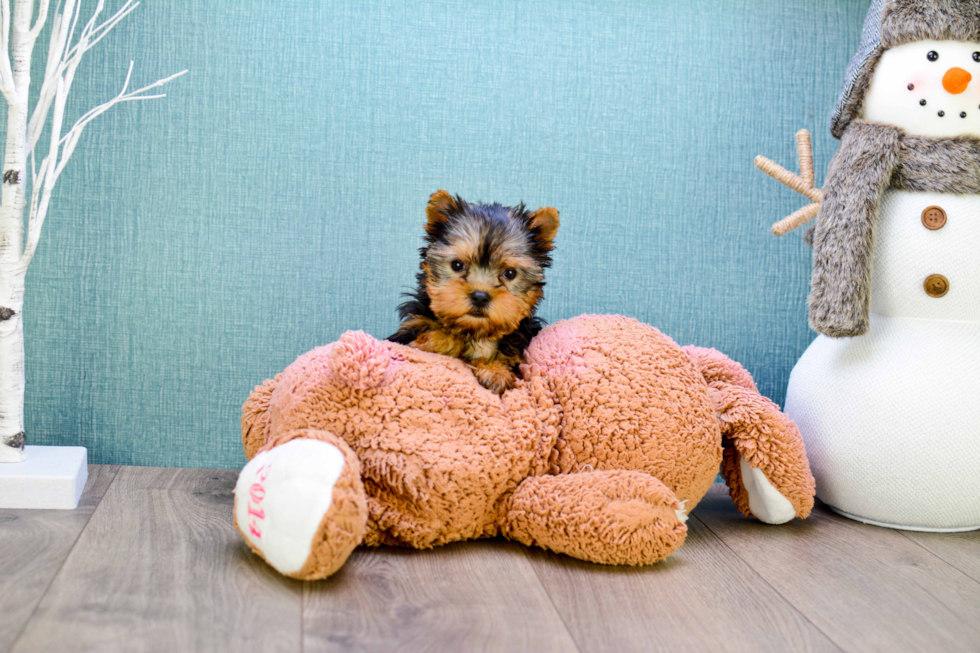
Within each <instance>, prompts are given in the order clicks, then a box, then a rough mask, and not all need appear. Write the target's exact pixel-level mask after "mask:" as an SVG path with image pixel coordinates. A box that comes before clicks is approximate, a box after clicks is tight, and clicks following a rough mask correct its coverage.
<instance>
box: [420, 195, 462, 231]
mask: <svg viewBox="0 0 980 653" xmlns="http://www.w3.org/2000/svg"><path fill="white" fill-rule="evenodd" d="M461 203H462V199H461V198H459V197H456V198H454V197H453V196H452V195H450V194H449V193H447V192H446V191H444V190H437V191H436V192H434V193H432V196H431V197H429V204H428V205H427V206H426V207H425V217H426V220H428V222H427V223H426V225H425V230H426V232H428V234H429V235H430V236H432V235H435V234H437V233H438V232H440V231H441V230H442V226H443V225H444V224H445V223H446V221H447V220H448V219H449V216H450V215H452V214H453V213H456V212H457V211H459V210H460V209H461V207H460V204H461Z"/></svg>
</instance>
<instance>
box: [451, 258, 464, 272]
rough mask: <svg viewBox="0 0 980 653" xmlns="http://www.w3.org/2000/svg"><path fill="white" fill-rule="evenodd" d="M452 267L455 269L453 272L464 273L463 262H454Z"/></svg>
mask: <svg viewBox="0 0 980 653" xmlns="http://www.w3.org/2000/svg"><path fill="white" fill-rule="evenodd" d="M451 265H452V267H453V272H462V271H463V262H462V261H459V260H457V261H453V262H452V264H451Z"/></svg>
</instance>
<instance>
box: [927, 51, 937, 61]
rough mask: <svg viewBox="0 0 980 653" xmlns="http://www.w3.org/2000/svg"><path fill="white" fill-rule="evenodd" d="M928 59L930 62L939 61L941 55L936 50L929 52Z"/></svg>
mask: <svg viewBox="0 0 980 653" xmlns="http://www.w3.org/2000/svg"><path fill="white" fill-rule="evenodd" d="M926 59H928V60H929V61H937V60H938V59H939V53H938V52H936V51H935V50H929V54H927V55H926Z"/></svg>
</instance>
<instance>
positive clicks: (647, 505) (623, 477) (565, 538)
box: [502, 470, 687, 565]
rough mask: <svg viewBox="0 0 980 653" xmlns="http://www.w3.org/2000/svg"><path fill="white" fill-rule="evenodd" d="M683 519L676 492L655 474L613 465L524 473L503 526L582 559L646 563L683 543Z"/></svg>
mask: <svg viewBox="0 0 980 653" xmlns="http://www.w3.org/2000/svg"><path fill="white" fill-rule="evenodd" d="M686 520H687V515H686V514H685V512H684V509H683V506H682V505H681V504H680V503H679V502H678V501H677V497H675V496H674V493H673V492H671V491H670V489H669V488H668V487H667V486H666V485H664V484H663V483H661V482H660V481H659V480H657V479H656V478H654V477H653V476H651V475H649V474H647V473H645V472H640V471H620V470H610V471H597V472H583V473H579V474H561V475H558V476H534V477H531V478H528V479H525V480H524V481H523V482H522V483H521V484H520V485H519V486H518V487H517V490H515V491H514V494H513V495H512V496H511V498H510V502H509V505H508V506H507V511H506V514H505V517H504V523H503V525H502V532H503V534H504V535H505V536H507V537H509V538H511V539H514V540H517V541H518V542H521V543H523V544H526V545H528V546H531V545H535V546H540V547H542V548H545V549H550V550H551V551H555V552H557V553H564V554H566V555H570V556H572V557H574V558H579V559H581V560H588V561H590V562H599V563H603V564H609V565H646V564H651V563H654V562H657V561H658V560H662V559H663V558H666V557H667V556H669V555H670V554H671V553H673V552H674V550H675V549H677V547H679V546H680V545H681V544H683V543H684V538H685V537H686V536H687V526H685V525H684V522H685V521H686Z"/></svg>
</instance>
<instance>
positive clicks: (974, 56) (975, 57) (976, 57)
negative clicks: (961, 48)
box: [973, 52, 980, 61]
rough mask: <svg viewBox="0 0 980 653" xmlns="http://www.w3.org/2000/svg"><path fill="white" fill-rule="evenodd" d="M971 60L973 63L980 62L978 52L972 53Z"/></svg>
mask: <svg viewBox="0 0 980 653" xmlns="http://www.w3.org/2000/svg"><path fill="white" fill-rule="evenodd" d="M973 60H974V61H980V52H974V53H973Z"/></svg>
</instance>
